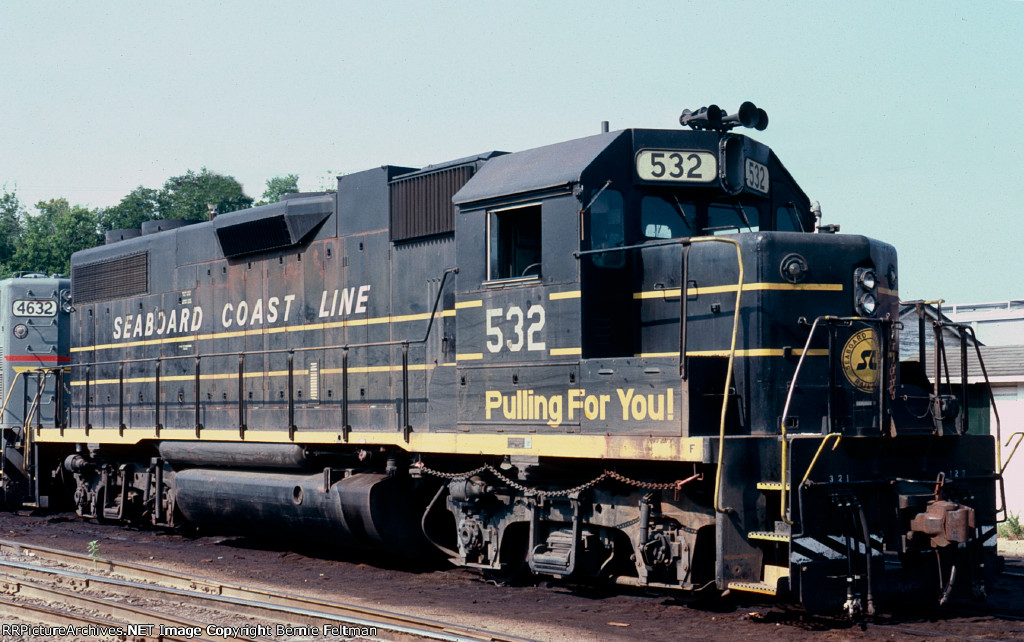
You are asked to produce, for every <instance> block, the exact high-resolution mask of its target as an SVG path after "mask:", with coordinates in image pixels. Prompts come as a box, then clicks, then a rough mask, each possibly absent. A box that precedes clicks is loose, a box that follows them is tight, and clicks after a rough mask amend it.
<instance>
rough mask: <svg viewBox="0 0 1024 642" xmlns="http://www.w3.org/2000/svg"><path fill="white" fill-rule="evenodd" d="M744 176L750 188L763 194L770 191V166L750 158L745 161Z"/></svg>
mask: <svg viewBox="0 0 1024 642" xmlns="http://www.w3.org/2000/svg"><path fill="white" fill-rule="evenodd" d="M744 178H745V180H746V183H747V187H749V188H750V189H752V190H754V191H756V192H761V193H762V194H767V193H768V167H767V166H766V165H762V164H761V163H758V162H757V161H752V160H750V159H749V158H748V159H747V162H746V163H745V171H744Z"/></svg>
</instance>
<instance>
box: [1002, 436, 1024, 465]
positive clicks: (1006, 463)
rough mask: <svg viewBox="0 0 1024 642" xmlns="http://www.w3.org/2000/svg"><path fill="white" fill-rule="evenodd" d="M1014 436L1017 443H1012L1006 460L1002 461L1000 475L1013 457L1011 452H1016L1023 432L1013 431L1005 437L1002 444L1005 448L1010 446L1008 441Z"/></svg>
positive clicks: (1022, 437)
mask: <svg viewBox="0 0 1024 642" xmlns="http://www.w3.org/2000/svg"><path fill="white" fill-rule="evenodd" d="M1014 437H1016V438H1017V443H1015V444H1014V445H1013V450H1011V451H1010V454H1009V455H1008V456H1007V457H1006V462H1004V463H1003V465H1002V467H1001V468H1000V469H999V474H1000V475H1002V474H1003V471H1005V470H1006V467H1007V466H1009V465H1010V460H1011V459H1013V454H1014V453H1015V452H1017V447H1018V446H1020V442H1021V440H1022V439H1024V432H1015V433H1013V434H1012V435H1010V436H1009V437H1008V438H1007V440H1006V443H1005V444H1004V445H1005V446H1006V447H1007V448H1009V447H1010V442H1011V441H1013V438H1014Z"/></svg>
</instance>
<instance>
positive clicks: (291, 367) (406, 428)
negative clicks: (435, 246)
mask: <svg viewBox="0 0 1024 642" xmlns="http://www.w3.org/2000/svg"><path fill="white" fill-rule="evenodd" d="M458 271H459V268H458V267H449V268H445V270H444V272H443V273H442V275H441V281H440V283H439V285H438V289H437V295H436V296H435V297H434V304H433V307H432V308H431V311H430V317H429V318H428V320H427V328H426V331H425V332H424V334H423V337H422V338H419V339H410V338H405V339H396V340H391V341H368V342H364V343H345V344H336V345H326V346H300V347H292V348H276V349H263V350H250V351H244V352H241V353H240V352H238V351H232V352H215V353H208V354H203V355H194V354H185V355H161V356H157V357H143V358H135V359H121V360H116V361H115V360H108V361H92V362H79V363H72V364H70V366H65V367H70V368H85V369H86V374H85V382H86V383H85V385H86V393H85V394H86V399H85V410H86V420H85V423H86V426H85V429H86V434H88V431H89V428H90V427H91V426H90V424H89V405H90V403H89V381H90V376H89V375H90V371H91V369H92V368H95V367H98V366H110V365H117V366H118V368H119V378H118V380H119V382H120V391H119V404H120V406H121V410H120V412H119V415H120V416H121V419H120V423H121V425H120V431H119V432H120V434H123V431H124V422H123V401H124V390H123V386H124V366H125V364H137V363H152V362H155V363H156V382H155V394H154V397H155V398H154V407H155V413H156V414H155V429H156V434H157V436H158V437H159V435H160V431H161V429H162V428H163V426H162V425H161V423H160V405H161V404H160V367H161V364H162V363H164V362H167V361H176V360H180V359H192V360H193V362H194V363H195V372H194V373H193V379H194V384H193V387H194V390H195V391H196V392H197V393H198V390H199V379H200V368H201V366H200V363H201V360H202V359H205V358H224V357H237V358H238V377H239V382H238V393H239V400H238V414H239V418H238V431H239V438H240V439H244V438H245V432H246V430H247V428H248V427H247V425H246V422H245V413H246V403H245V400H244V395H243V388H244V386H243V383H242V381H243V379H244V364H245V356H246V355H263V356H266V355H274V354H284V355H287V359H288V437H289V439H291V440H294V438H295V432H296V430H297V427H296V426H295V398H294V380H295V377H294V374H295V364H294V358H295V354H296V353H303V352H313V351H325V352H326V351H331V350H341V351H342V386H343V388H344V389H343V390H342V434H343V438H344V440H345V441H348V432H349V430H350V429H351V427H350V426H349V425H348V405H349V400H348V397H349V395H348V352H349V350H351V349H353V348H373V347H389V346H401V347H402V366H401V368H402V402H401V403H402V426H401V431H402V433H403V435H404V437H405V440H406V441H408V440H409V433H410V432H411V431H412V427H411V425H410V424H409V409H408V407H409V360H408V350H409V346H410V345H421V344H425V343H427V341H429V340H430V333H431V331H432V330H433V327H434V319H435V318H436V316H437V310H438V306H439V305H440V302H441V297H442V296H443V294H444V288H445V283H446V282H447V279H448V275H449V274H457V273H458ZM43 370H49V369H43ZM199 404H200V399H199V395H198V394H196V395H195V405H196V408H195V419H196V424H195V429H196V437H197V438H198V437H199V436H200V434H201V431H202V429H203V426H202V424H201V422H200V418H201V415H200V411H199Z"/></svg>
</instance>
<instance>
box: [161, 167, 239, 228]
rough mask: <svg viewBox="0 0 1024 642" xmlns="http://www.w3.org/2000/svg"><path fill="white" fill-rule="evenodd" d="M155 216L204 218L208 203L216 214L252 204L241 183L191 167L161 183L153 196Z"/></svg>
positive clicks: (194, 219)
mask: <svg viewBox="0 0 1024 642" xmlns="http://www.w3.org/2000/svg"><path fill="white" fill-rule="evenodd" d="M157 201H158V203H159V212H160V216H159V218H166V219H176V218H180V219H184V220H186V221H207V220H209V219H210V209H209V207H210V206H213V207H214V208H215V211H216V213H217V214H224V213H225V212H234V211H235V210H241V209H245V208H247V207H252V202H253V201H252V199H251V198H249V197H248V196H246V195H245V193H244V192H243V191H242V184H241V183H239V182H238V181H236V180H235V179H234V178H233V177H231V176H222V175H221V174H216V173H214V172H211V171H210V170H208V169H206V168H205V167H204V168H203V169H202V171H200V172H199V173H198V174H196V173H195V172H193V171H192V170H189V171H187V172H186V173H184V174H182V175H181V176H172V177H171V178H168V179H167V181H166V182H165V183H164V187H163V189H162V190H161V191H160V194H159V195H158V197H157Z"/></svg>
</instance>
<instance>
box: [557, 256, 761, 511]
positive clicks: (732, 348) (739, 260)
mask: <svg viewBox="0 0 1024 642" xmlns="http://www.w3.org/2000/svg"><path fill="white" fill-rule="evenodd" d="M700 243H726V244H729V245H732V246H734V247H735V248H736V264H737V266H738V268H739V275H738V280H737V282H736V304H735V310H734V311H733V317H732V336H731V339H730V343H729V363H728V366H727V367H726V372H725V390H724V392H723V393H722V412H721V417H720V420H719V426H718V466H717V467H716V471H715V496H714V508H715V512H717V513H728V512H731V511H732V509H731V508H728V507H726V508H723V507H722V506H720V505H719V500H720V497H721V490H722V468H723V466H724V463H723V461H724V460H723V457H724V455H725V423H726V421H725V420H726V416H727V414H728V410H729V389H730V388H731V387H732V371H733V365H734V364H735V361H736V338H737V336H738V335H739V326H740V302H741V299H742V296H743V251H742V248H741V247H740V243H739V241H737V240H736V239H731V238H726V237H723V236H697V237H693V238H682V239H673V240H670V241H657V242H654V243H641V244H637V245H626V246H622V247H608V248H600V249H596V250H583V251H577V252H573V256H574V257H576V258H577V259H579V258H580V257H582V256H591V255H596V254H604V253H608V252H631V251H633V250H641V249H647V248H652V247H668V246H673V245H679V246H681V248H682V252H683V256H682V272H683V273H682V283H681V284H680V296H679V299H680V301H679V375H680V378H681V379H682V380H683V381H685V380H686V378H687V369H686V325H687V323H686V316H687V300H688V298H689V294H688V290H689V282H688V281H689V274H688V265H689V256H690V255H689V248H690V246H692V245H697V244H700Z"/></svg>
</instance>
